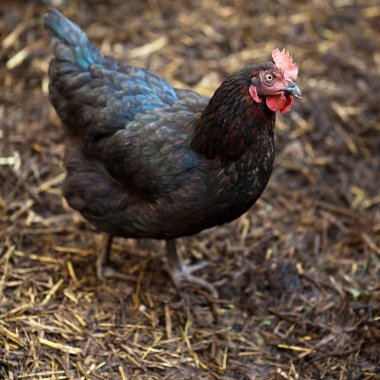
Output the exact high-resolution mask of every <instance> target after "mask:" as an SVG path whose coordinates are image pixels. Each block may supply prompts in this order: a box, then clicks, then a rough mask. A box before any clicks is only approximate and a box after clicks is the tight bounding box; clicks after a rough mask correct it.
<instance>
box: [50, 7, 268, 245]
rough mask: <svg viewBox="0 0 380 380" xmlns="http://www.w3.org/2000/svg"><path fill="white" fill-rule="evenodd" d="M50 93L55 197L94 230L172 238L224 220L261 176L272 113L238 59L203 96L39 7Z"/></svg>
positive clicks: (260, 186)
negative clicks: (60, 129) (58, 146)
mask: <svg viewBox="0 0 380 380" xmlns="http://www.w3.org/2000/svg"><path fill="white" fill-rule="evenodd" d="M45 27H46V28H47V30H48V31H49V33H50V34H51V35H52V36H53V40H54V45H53V53H54V56H55V59H54V60H53V61H52V63H51V65H50V70H49V78H50V86H49V90H50V98H51V101H52V103H53V105H54V107H55V108H56V110H57V112H58V115H59V116H60V118H61V119H62V121H63V123H64V124H65V126H66V128H67V142H66V157H65V165H66V168H67V178H66V180H65V184H64V196H65V197H66V199H67V200H68V202H69V204H70V206H71V207H73V208H74V209H76V210H78V211H79V212H80V213H81V214H82V215H83V216H84V217H85V218H86V219H87V220H89V221H90V222H91V223H93V224H94V225H95V226H97V227H98V228H99V229H100V230H102V231H105V232H108V233H109V234H112V235H116V236H123V237H128V238H155V239H166V240H169V239H175V238H178V237H181V236H187V235H192V234H195V233H197V232H199V231H201V230H203V229H206V228H210V227H213V226H215V225H218V224H223V223H226V222H230V221H232V220H234V219H236V218H237V217H239V216H240V215H241V214H243V213H244V212H245V211H247V210H248V209H249V208H250V207H251V206H252V205H253V204H254V202H255V201H256V200H257V199H258V197H259V196H260V195H261V193H262V191H263V190H264V188H265V186H266V184H267V183H268V181H269V178H270V175H271V172H272V167H273V160H274V136H273V133H274V122H275V112H273V111H272V110H271V109H269V108H268V107H267V106H266V105H265V102H257V101H255V100H253V98H252V96H250V95H249V91H250V90H249V83H248V86H247V75H251V73H252V72H256V71H257V72H259V71H263V70H268V69H272V68H273V67H274V64H273V63H271V62H268V63H265V64H259V65H253V66H249V67H246V68H244V69H242V70H240V71H238V72H236V73H235V74H233V75H232V76H231V77H230V78H229V79H227V80H226V81H225V82H224V83H223V84H222V86H221V87H219V89H218V90H217V91H216V93H215V95H214V96H213V97H212V98H211V100H209V99H207V98H205V97H203V96H200V95H198V94H196V93H195V92H192V91H188V90H178V89H174V88H172V87H171V86H170V85H169V84H168V83H167V82H166V81H165V80H164V79H162V78H160V77H158V76H156V75H153V74H151V73H149V72H148V71H146V70H143V69H140V68H137V67H134V66H131V65H126V66H124V65H120V64H119V63H117V62H116V61H114V60H113V59H112V58H110V57H104V56H103V55H102V54H101V53H100V52H99V51H98V50H97V49H96V48H94V47H93V45H92V44H91V42H90V41H89V40H88V38H87V37H86V35H85V34H84V33H83V32H82V31H81V30H80V29H79V28H78V27H77V26H76V25H74V24H72V23H71V22H70V21H69V20H67V19H66V18H64V17H63V16H62V15H61V14H60V13H59V12H57V11H55V10H49V11H48V13H47V14H46V16H45Z"/></svg>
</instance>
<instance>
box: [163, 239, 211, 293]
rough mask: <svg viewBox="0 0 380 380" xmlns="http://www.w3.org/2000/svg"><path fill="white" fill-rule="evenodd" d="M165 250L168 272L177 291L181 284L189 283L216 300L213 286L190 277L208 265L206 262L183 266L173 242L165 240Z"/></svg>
mask: <svg viewBox="0 0 380 380" xmlns="http://www.w3.org/2000/svg"><path fill="white" fill-rule="evenodd" d="M166 249H167V254H168V258H167V262H168V272H169V275H170V277H171V278H172V280H173V282H174V285H175V286H176V287H177V288H178V289H179V288H181V287H182V285H183V283H190V284H193V285H196V286H198V287H201V288H204V289H206V290H207V291H209V292H210V293H211V294H212V295H213V297H215V298H218V292H217V290H216V289H215V287H214V285H212V284H210V283H209V282H207V281H205V280H203V279H201V278H198V277H196V276H194V275H192V273H193V272H195V271H197V270H199V269H202V268H204V267H205V266H206V265H208V263H207V262H203V263H199V264H195V265H183V264H182V262H181V258H180V256H179V255H178V252H177V246H176V242H175V240H166Z"/></svg>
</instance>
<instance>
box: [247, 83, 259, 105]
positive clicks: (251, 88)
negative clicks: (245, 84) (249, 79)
mask: <svg viewBox="0 0 380 380" xmlns="http://www.w3.org/2000/svg"><path fill="white" fill-rule="evenodd" d="M249 95H251V97H252V99H253V100H254V101H255V102H256V103H261V99H260V97H259V95H258V93H257V88H256V87H255V86H249Z"/></svg>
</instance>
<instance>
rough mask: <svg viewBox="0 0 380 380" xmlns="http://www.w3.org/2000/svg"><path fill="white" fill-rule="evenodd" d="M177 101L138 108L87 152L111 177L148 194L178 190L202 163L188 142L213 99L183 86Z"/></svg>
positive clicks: (141, 192)
mask: <svg viewBox="0 0 380 380" xmlns="http://www.w3.org/2000/svg"><path fill="white" fill-rule="evenodd" d="M179 96H181V97H182V99H179V101H177V102H175V103H174V104H173V106H171V107H166V108H157V109H154V110H151V111H149V112H143V113H139V114H137V115H136V116H135V118H134V120H132V121H129V122H128V123H127V124H126V125H125V128H124V129H122V130H119V131H118V132H117V133H115V134H113V135H111V136H105V137H103V138H102V139H100V140H96V141H95V142H93V144H92V147H91V150H90V151H88V154H89V155H90V156H91V157H93V158H94V160H95V161H96V163H97V165H98V166H102V167H103V168H104V169H105V170H106V171H107V172H108V173H109V174H110V176H111V177H112V178H114V179H115V180H117V181H118V182H119V183H122V184H125V185H127V187H128V189H130V190H134V191H138V192H139V193H140V194H141V195H144V196H145V197H148V198H159V197H161V196H162V195H164V194H168V193H170V192H172V191H175V190H176V189H178V187H180V185H181V183H183V182H184V181H186V179H187V178H188V175H190V174H191V172H192V171H193V169H195V168H197V167H198V166H199V161H200V157H199V155H198V154H197V153H195V152H194V151H193V150H192V149H191V148H190V147H189V139H190V137H191V131H192V126H193V124H194V122H195V121H196V119H197V117H198V112H196V111H197V110H198V111H199V112H200V111H202V110H203V109H204V107H205V106H206V104H207V102H208V99H207V98H204V97H201V96H199V95H198V94H196V93H194V92H191V91H181V92H180V95H179Z"/></svg>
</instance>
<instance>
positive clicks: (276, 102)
mask: <svg viewBox="0 0 380 380" xmlns="http://www.w3.org/2000/svg"><path fill="white" fill-rule="evenodd" d="M292 103H293V96H291V95H288V96H285V95H284V94H280V95H272V96H267V97H266V104H267V106H268V108H269V109H270V110H272V111H273V112H276V111H280V112H281V113H285V112H286V111H287V110H288V109H289V108H290V107H291V105H292Z"/></svg>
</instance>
